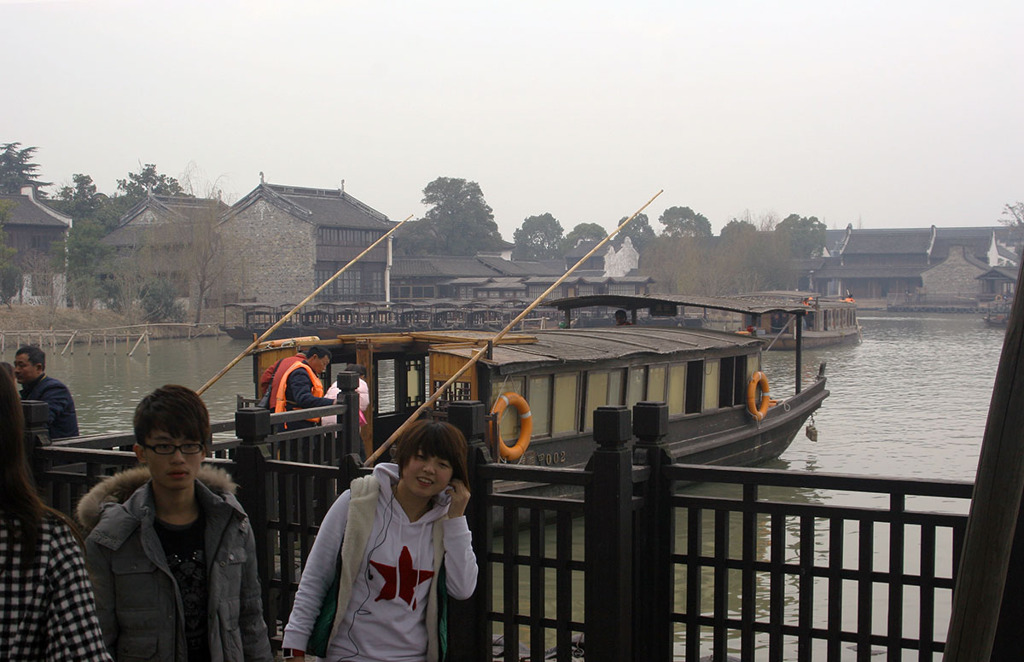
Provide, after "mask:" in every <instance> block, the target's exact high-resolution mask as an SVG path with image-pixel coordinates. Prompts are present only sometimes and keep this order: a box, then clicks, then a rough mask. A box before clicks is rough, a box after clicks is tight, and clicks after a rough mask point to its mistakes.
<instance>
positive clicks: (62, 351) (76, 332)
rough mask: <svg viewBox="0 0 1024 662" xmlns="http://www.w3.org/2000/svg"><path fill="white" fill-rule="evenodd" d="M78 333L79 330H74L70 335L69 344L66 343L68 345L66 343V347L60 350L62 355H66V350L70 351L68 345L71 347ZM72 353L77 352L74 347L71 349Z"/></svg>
mask: <svg viewBox="0 0 1024 662" xmlns="http://www.w3.org/2000/svg"><path fill="white" fill-rule="evenodd" d="M77 335H78V331H73V332H72V333H71V337H70V338H68V342H67V344H66V345H64V349H62V350H60V355H61V356H64V352H66V351H68V347H70V346H71V343H73V342H74V341H75V336H77ZM71 353H72V354H74V353H75V350H73V349H72V350H71Z"/></svg>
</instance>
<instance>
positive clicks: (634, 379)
mask: <svg viewBox="0 0 1024 662" xmlns="http://www.w3.org/2000/svg"><path fill="white" fill-rule="evenodd" d="M646 386H647V366H639V367H634V368H630V369H629V390H628V391H627V392H626V407H628V408H629V410H630V411H632V410H633V405H635V404H636V403H638V402H640V401H641V400H646V399H647V393H646V390H647V389H646Z"/></svg>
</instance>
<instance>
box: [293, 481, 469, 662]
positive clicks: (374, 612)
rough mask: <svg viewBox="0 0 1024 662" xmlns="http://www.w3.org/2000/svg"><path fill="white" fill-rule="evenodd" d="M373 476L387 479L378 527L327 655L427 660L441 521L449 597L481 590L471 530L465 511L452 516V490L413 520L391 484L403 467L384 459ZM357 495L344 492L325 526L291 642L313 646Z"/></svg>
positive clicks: (299, 596)
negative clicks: (436, 543) (428, 615)
mask: <svg viewBox="0 0 1024 662" xmlns="http://www.w3.org/2000/svg"><path fill="white" fill-rule="evenodd" d="M373 475H374V477H375V478H377V480H378V481H379V483H380V485H381V489H380V492H379V494H378V497H377V510H376V513H375V516H374V521H373V528H372V530H371V531H370V536H369V540H368V543H367V548H366V550H365V552H364V553H363V555H362V564H361V565H360V567H359V571H358V572H357V573H356V574H355V579H354V581H353V585H352V594H351V599H350V600H349V602H348V605H347V608H346V612H345V615H344V618H343V619H342V620H341V623H340V626H339V627H338V628H336V630H335V636H334V638H333V639H332V640H331V642H330V645H329V646H328V650H327V659H328V660H331V661H332V662H333V661H334V660H359V661H361V662H377V661H379V662H392V661H394V662H403V661H408V662H413V661H416V662H420V661H422V660H424V659H425V656H426V654H427V626H426V615H425V612H426V606H427V599H428V595H429V592H430V585H431V581H432V577H433V573H434V570H433V565H434V546H433V537H432V532H433V525H434V522H435V521H438V520H444V521H443V522H441V526H442V529H443V532H444V551H445V573H446V578H447V581H446V586H447V589H448V593H449V595H451V596H452V597H453V598H456V599H460V600H463V599H466V598H468V597H470V596H471V595H472V594H473V590H474V589H475V588H476V578H477V565H476V556H475V555H474V554H473V549H472V544H471V543H472V536H471V534H470V531H469V527H468V525H467V523H466V518H465V517H456V518H454V519H446V518H447V515H448V505H449V503H450V502H451V497H450V496H449V495H448V494H446V493H444V492H442V493H441V494H439V495H437V496H436V497H434V506H433V507H432V508H431V509H430V510H428V511H427V513H426V514H425V515H424V516H423V517H421V518H420V519H419V520H417V521H416V522H410V521H409V518H408V517H407V516H406V514H405V511H404V510H403V509H402V506H401V504H399V503H398V500H397V499H396V498H395V495H394V490H393V489H391V486H393V485H394V484H396V483H397V482H398V466H397V465H395V464H380V465H377V467H376V468H375V469H374V471H373ZM350 496H351V493H350V492H348V491H346V492H345V493H344V494H342V495H341V496H340V497H338V500H337V501H335V502H334V505H332V506H331V508H330V510H329V511H328V512H327V515H326V517H324V521H323V522H322V523H321V525H320V532H319V533H318V534H317V537H316V541H315V542H314V543H313V548H312V549H311V550H310V553H309V558H308V559H307V560H306V565H305V567H304V569H303V573H302V579H301V581H300V582H299V589H298V592H297V593H296V595H295V604H294V606H293V607H292V613H291V616H290V617H289V619H288V625H287V626H286V627H285V631H284V642H283V646H284V647H285V648H295V649H298V650H305V649H306V643H307V641H308V639H309V635H310V632H311V631H312V628H313V623H314V622H315V621H316V617H317V615H318V614H319V611H320V605H321V603H322V601H323V597H324V594H325V593H326V591H327V587H328V586H329V584H330V583H331V580H332V579H333V578H334V574H335V569H336V567H337V563H338V556H339V550H340V549H341V540H342V537H343V534H344V532H345V526H346V525H347V523H348V512H349V499H350Z"/></svg>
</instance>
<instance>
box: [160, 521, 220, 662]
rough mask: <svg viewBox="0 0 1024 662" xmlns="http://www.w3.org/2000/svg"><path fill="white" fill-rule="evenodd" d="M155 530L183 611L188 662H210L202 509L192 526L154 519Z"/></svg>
mask: <svg viewBox="0 0 1024 662" xmlns="http://www.w3.org/2000/svg"><path fill="white" fill-rule="evenodd" d="M153 528H154V529H156V534H157V536H158V537H159V538H160V544H161V545H162V546H163V548H164V555H165V556H166V557H167V566H168V567H169V568H170V569H171V574H172V575H173V576H174V581H176V582H177V584H178V594H179V595H181V604H182V606H183V607H184V609H185V640H186V641H187V642H188V660H189V662H209V660H210V642H209V638H208V637H207V632H206V617H207V612H208V610H209V609H208V606H207V602H208V599H207V594H208V590H207V578H206V551H205V550H206V544H205V540H204V534H205V532H206V527H205V520H204V518H203V512H202V510H200V511H199V517H198V518H197V519H196V521H194V522H192V523H191V524H183V525H175V524H168V523H166V522H161V521H160V520H156V521H155V522H154V526H153Z"/></svg>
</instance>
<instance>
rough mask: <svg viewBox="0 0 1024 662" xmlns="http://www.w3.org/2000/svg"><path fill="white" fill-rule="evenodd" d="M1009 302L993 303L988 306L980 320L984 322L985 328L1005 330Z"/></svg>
mask: <svg viewBox="0 0 1024 662" xmlns="http://www.w3.org/2000/svg"><path fill="white" fill-rule="evenodd" d="M1011 303H1012V302H1010V301H993V302H992V303H990V304H989V305H988V308H987V309H986V311H985V316H984V317H983V318H982V319H984V320H985V325H986V326H992V327H999V328H1006V324H1007V322H1009V321H1010V304H1011Z"/></svg>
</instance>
